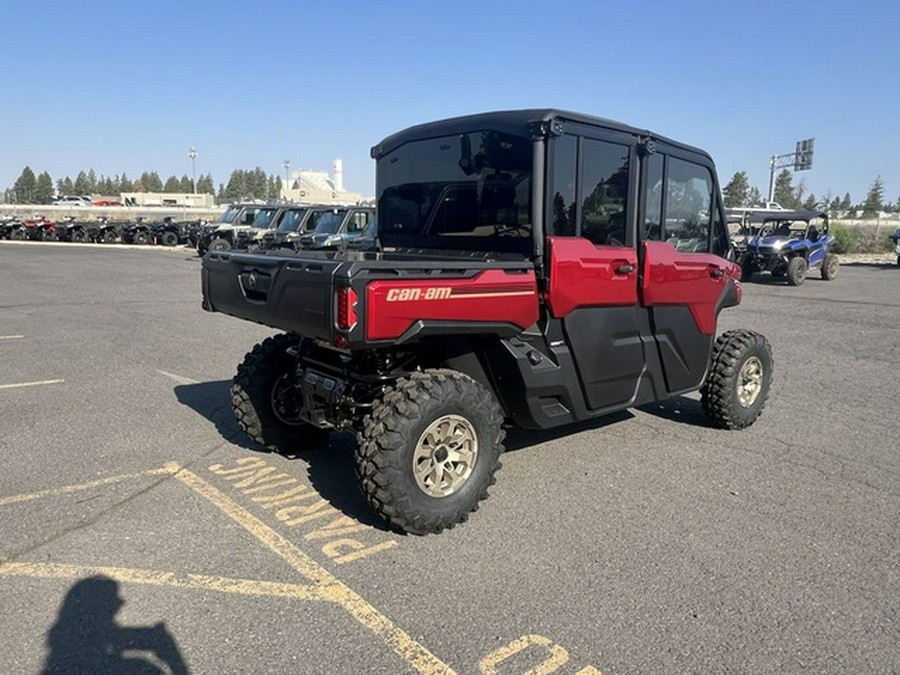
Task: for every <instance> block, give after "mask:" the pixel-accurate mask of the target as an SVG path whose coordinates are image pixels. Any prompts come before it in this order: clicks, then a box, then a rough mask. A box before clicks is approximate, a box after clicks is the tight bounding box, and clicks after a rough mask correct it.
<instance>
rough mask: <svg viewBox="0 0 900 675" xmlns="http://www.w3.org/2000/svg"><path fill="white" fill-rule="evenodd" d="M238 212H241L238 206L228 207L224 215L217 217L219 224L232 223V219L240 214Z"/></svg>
mask: <svg viewBox="0 0 900 675" xmlns="http://www.w3.org/2000/svg"><path fill="white" fill-rule="evenodd" d="M240 211H241V207H240V206H229V207H228V208H227V209H225V213H223V214H222V215H221V216H219V222H220V223H232V222H234V219H235V218H237V214H238V213H240Z"/></svg>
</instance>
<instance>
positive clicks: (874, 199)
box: [862, 176, 884, 218]
mask: <svg viewBox="0 0 900 675" xmlns="http://www.w3.org/2000/svg"><path fill="white" fill-rule="evenodd" d="M883 201H884V183H883V182H882V180H881V176H878V177H877V178H876V179H875V180H874V181H872V185H870V186H869V192H868V194H866V200H865V201H864V202H863V204H862V217H863V218H875V217H877V216H878V213H879V212H880V211H881V207H882V202H883Z"/></svg>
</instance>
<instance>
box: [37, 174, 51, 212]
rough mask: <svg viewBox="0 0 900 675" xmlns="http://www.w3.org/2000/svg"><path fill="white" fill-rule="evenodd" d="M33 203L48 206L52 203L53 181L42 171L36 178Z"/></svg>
mask: <svg viewBox="0 0 900 675" xmlns="http://www.w3.org/2000/svg"><path fill="white" fill-rule="evenodd" d="M34 201H35V203H36V204H50V203H52V202H53V179H52V178H50V174H49V173H47V172H46V171H44V172H43V173H41V175H40V176H38V177H37V184H36V186H35V189H34Z"/></svg>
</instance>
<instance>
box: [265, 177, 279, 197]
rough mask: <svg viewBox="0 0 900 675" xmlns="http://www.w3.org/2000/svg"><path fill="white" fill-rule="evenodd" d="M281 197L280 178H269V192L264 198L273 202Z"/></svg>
mask: <svg viewBox="0 0 900 675" xmlns="http://www.w3.org/2000/svg"><path fill="white" fill-rule="evenodd" d="M280 197H281V176H269V192H268V194H267V195H266V198H267V199H268V200H269V201H274V200H276V199H278V198H280Z"/></svg>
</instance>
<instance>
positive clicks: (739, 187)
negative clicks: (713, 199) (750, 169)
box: [722, 171, 750, 209]
mask: <svg viewBox="0 0 900 675" xmlns="http://www.w3.org/2000/svg"><path fill="white" fill-rule="evenodd" d="M749 191H750V183H749V181H748V180H747V173H746V172H745V171H738V172H737V173H735V174H734V175H733V176H732V177H731V180H730V181H728V185H726V186H725V188H724V189H723V190H722V195H723V196H724V198H725V208H729V209H730V208H736V207H738V206H747V197H748V193H749Z"/></svg>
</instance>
